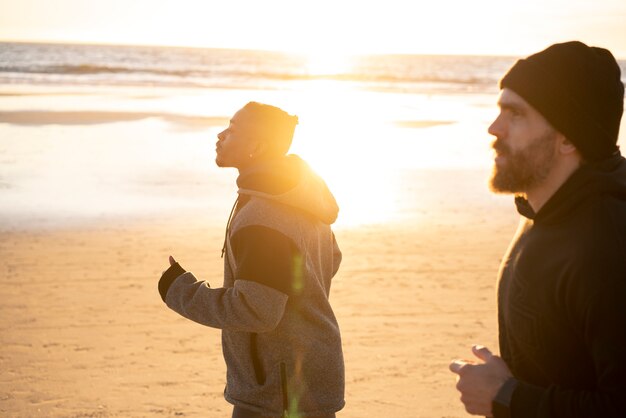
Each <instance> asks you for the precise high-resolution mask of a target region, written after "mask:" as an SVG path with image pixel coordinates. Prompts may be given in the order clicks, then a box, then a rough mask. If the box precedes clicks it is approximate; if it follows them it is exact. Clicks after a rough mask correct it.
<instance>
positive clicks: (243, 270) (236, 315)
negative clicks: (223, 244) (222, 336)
mask: <svg viewBox="0 0 626 418" xmlns="http://www.w3.org/2000/svg"><path fill="white" fill-rule="evenodd" d="M230 243H231V245H232V250H233V253H234V254H235V258H236V264H237V269H236V277H235V282H234V286H233V287H230V288H216V289H212V288H211V287H210V286H209V284H208V283H207V282H204V281H199V280H197V279H196V277H195V276H194V275H193V274H192V273H189V272H185V273H183V274H182V275H180V276H178V277H177V278H176V279H175V280H174V281H173V282H172V284H171V285H170V286H169V290H167V291H166V298H165V302H166V303H167V306H168V307H170V308H171V309H173V310H174V311H176V312H178V313H179V314H180V315H182V316H184V317H185V318H188V319H190V320H192V321H194V322H197V323H200V324H202V325H206V326H210V327H214V328H220V329H229V330H236V331H246V332H269V331H271V330H273V329H274V328H276V326H277V325H278V324H279V322H280V320H281V319H282V316H283V314H284V311H285V308H286V305H287V300H288V299H289V296H290V295H293V294H294V292H295V291H297V290H299V288H300V287H301V285H302V284H301V283H299V281H298V280H299V279H300V278H301V272H299V271H297V270H298V269H300V268H303V266H302V259H301V257H299V252H298V250H297V248H296V246H295V244H294V243H293V242H292V241H291V240H290V239H288V238H287V237H286V236H285V235H283V234H281V233H279V232H277V231H275V230H272V229H270V228H266V227H261V226H248V227H244V228H242V229H240V230H239V231H237V232H236V233H235V234H234V235H233V236H232V237H231V241H230Z"/></svg>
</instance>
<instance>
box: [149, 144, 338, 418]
mask: <svg viewBox="0 0 626 418" xmlns="http://www.w3.org/2000/svg"><path fill="white" fill-rule="evenodd" d="M237 184H238V186H239V191H238V193H239V198H238V201H237V204H236V208H235V210H234V214H233V215H232V217H231V220H230V221H229V225H228V227H227V233H226V240H225V247H224V251H225V257H224V284H223V287H221V288H215V289H214V288H211V287H210V286H209V284H208V283H207V282H206V281H199V280H198V279H196V277H195V276H194V275H193V274H192V273H191V272H185V270H183V269H182V267H180V266H179V265H178V264H175V265H174V266H172V267H171V268H170V269H169V270H168V271H166V272H165V273H164V274H163V276H162V278H161V281H160V282H159V291H160V292H161V296H162V298H163V299H164V301H165V302H166V303H167V306H169V307H170V308H171V309H173V310H174V311H176V312H178V313H179V314H180V315H182V316H184V317H186V318H188V319H191V320H192V321H195V322H198V323H200V324H203V325H207V326H209V327H214V328H220V329H221V330H222V348H223V353H224V359H225V361H226V365H227V378H226V380H227V383H226V389H225V391H224V396H225V398H226V400H227V401H229V402H230V403H232V404H234V405H237V406H240V407H242V408H246V409H249V410H252V411H255V412H258V413H260V414H263V415H267V416H274V417H278V416H289V417H296V416H297V417H306V416H318V415H326V414H332V413H334V412H336V411H338V410H340V409H341V408H342V407H343V406H344V403H345V402H344V365H343V354H342V349H341V337H340V333H339V326H338V324H337V321H336V319H335V315H334V313H333V310H332V308H331V306H330V303H329V300H328V297H329V293H330V286H331V279H332V277H333V276H334V275H335V273H336V272H337V269H338V268H339V264H340V262H341V252H340V251H339V248H338V246H337V243H336V241H335V237H334V234H333V233H332V231H331V228H330V225H331V224H332V223H333V222H334V221H335V219H336V218H337V213H338V207H337V204H336V202H335V199H334V197H333V195H332V194H331V193H330V191H329V190H328V187H327V186H326V184H325V183H324V181H323V180H322V179H321V178H320V177H319V176H317V175H316V174H315V173H314V172H313V171H312V170H311V169H310V168H309V167H308V165H307V164H306V163H305V162H304V161H302V160H301V159H300V158H299V157H297V156H295V155H289V156H287V157H283V158H280V159H276V160H272V161H269V162H265V163H263V164H261V165H257V166H255V167H252V168H250V169H248V170H246V171H243V172H241V174H240V176H239V178H238V179H237Z"/></svg>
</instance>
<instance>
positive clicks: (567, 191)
mask: <svg viewBox="0 0 626 418" xmlns="http://www.w3.org/2000/svg"><path fill="white" fill-rule="evenodd" d="M601 196H612V197H614V198H617V199H619V200H624V201H626V160H625V159H624V157H622V156H621V154H620V153H619V151H617V152H615V153H614V154H613V155H612V156H611V157H609V158H607V159H605V160H601V161H598V162H593V163H587V164H584V165H582V166H581V167H580V168H579V169H578V170H576V171H575V172H574V174H572V175H571V176H570V178H569V179H567V181H566V182H565V183H564V184H563V185H562V186H561V187H560V188H559V189H558V190H557V191H556V193H555V194H554V195H553V196H552V197H551V198H550V199H549V200H548V201H547V202H546V204H545V205H544V206H543V207H542V208H541V209H540V210H539V212H537V213H535V212H534V211H533V210H532V208H531V207H530V204H529V203H528V201H527V200H526V199H524V198H523V197H520V196H518V197H516V198H515V204H516V205H517V210H518V212H519V213H520V214H521V215H523V216H525V217H527V218H529V219H533V220H534V221H535V222H541V223H555V222H558V221H559V220H562V219H564V218H566V217H567V215H568V214H569V213H572V212H573V211H574V210H575V209H576V208H577V207H579V206H580V205H581V204H583V203H584V202H586V201H587V200H589V199H595V198H598V197H601Z"/></svg>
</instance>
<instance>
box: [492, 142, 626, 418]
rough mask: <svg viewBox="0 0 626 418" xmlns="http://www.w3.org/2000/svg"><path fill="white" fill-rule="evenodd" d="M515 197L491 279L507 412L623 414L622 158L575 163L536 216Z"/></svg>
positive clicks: (625, 169) (625, 247)
mask: <svg viewBox="0 0 626 418" xmlns="http://www.w3.org/2000/svg"><path fill="white" fill-rule="evenodd" d="M516 203H517V204H518V210H519V211H520V213H521V214H522V215H524V216H525V217H526V218H527V219H525V220H524V221H523V222H522V223H521V225H520V228H519V230H518V233H517V235H516V237H515V239H514V240H513V242H512V244H511V247H510V248H509V251H508V253H507V255H506V257H505V258H504V260H503V263H502V266H501V269H500V279H499V286H498V322H499V337H500V352H501V355H502V357H503V359H504V360H505V361H506V363H507V364H508V366H509V367H510V369H511V371H512V372H513V374H514V376H515V377H516V378H517V379H518V380H519V384H518V386H517V388H516V389H515V391H514V392H513V396H512V400H511V417H512V418H521V417H542V418H543V417H545V418H547V417H550V418H556V417H562V418H565V417H567V418H576V417H589V418H591V417H603V418H609V417H615V418H617V417H621V418H623V417H626V401H625V400H624V399H626V398H625V396H626V395H625V394H626V160H624V158H622V157H621V156H620V155H619V154H616V155H614V156H613V157H611V158H609V159H607V160H605V161H602V162H601V163H594V164H593V165H591V164H589V165H584V166H583V167H581V168H580V169H579V170H577V171H576V172H575V173H574V174H573V175H572V176H571V177H570V178H569V179H568V180H567V181H566V183H565V184H564V185H563V186H562V187H561V188H560V189H559V190H558V191H557V192H556V193H555V194H554V195H553V196H552V197H551V198H550V200H549V201H548V202H547V203H546V204H545V205H544V206H543V207H542V208H541V210H539V212H538V213H536V214H535V213H533V212H532V209H531V208H530V206H528V203H527V202H526V201H525V200H523V199H521V198H518V199H517V201H516ZM496 418H497V417H496Z"/></svg>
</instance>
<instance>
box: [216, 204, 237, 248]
mask: <svg viewBox="0 0 626 418" xmlns="http://www.w3.org/2000/svg"><path fill="white" fill-rule="evenodd" d="M237 203H239V195H237V199H235V203H234V204H233V208H232V209H231V210H230V215H228V222H226V231H225V232H224V245H222V255H221V257H220V258H224V253H225V252H226V241H227V240H228V230H229V229H230V223H231V222H232V221H233V214H234V213H235V209H236V208H237Z"/></svg>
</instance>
